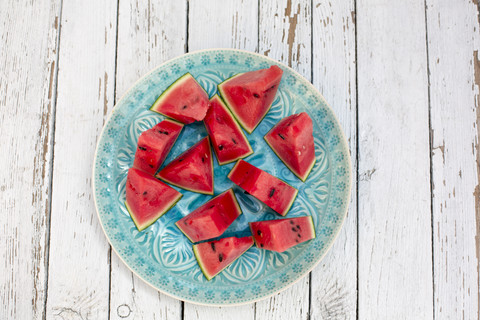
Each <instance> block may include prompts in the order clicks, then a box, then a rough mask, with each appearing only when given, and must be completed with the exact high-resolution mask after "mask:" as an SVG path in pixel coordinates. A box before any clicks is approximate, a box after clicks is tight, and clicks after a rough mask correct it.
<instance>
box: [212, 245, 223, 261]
mask: <svg viewBox="0 0 480 320" xmlns="http://www.w3.org/2000/svg"><path fill="white" fill-rule="evenodd" d="M210 246H212V250H213V252H215V243H213V242H212V243H210ZM220 261H222V260H220Z"/></svg>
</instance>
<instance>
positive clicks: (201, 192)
mask: <svg viewBox="0 0 480 320" xmlns="http://www.w3.org/2000/svg"><path fill="white" fill-rule="evenodd" d="M203 139H205V138H203ZM203 139H201V140H200V141H202V140H203ZM206 139H208V149H209V150H210V162H211V165H212V191H208V192H207V191H203V190H196V189H192V188H187V187H183V186H179V185H178V184H176V183H174V182H171V181H170V180H168V179H166V178H164V177H160V176H158V174H159V173H160V172H158V173H157V174H156V175H155V178H157V179H160V180H162V181H165V182H167V183H169V184H171V185H173V186H175V187H177V188H180V189H183V190H187V191H191V192H195V193H200V194H207V195H211V196H213V193H214V190H215V179H213V152H212V146H211V145H210V137H208V136H207V137H206ZM200 141H199V142H197V143H200ZM195 145H196V144H195ZM195 145H193V146H192V147H194V146H195ZM192 147H191V148H192ZM187 150H188V149H187ZM187 150H185V151H187ZM185 151H184V152H185ZM182 154H183V152H182ZM182 154H180V155H179V156H178V157H176V158H175V159H173V160H172V161H171V162H173V161H175V160H177V159H178V158H179V157H180V156H181V155H182ZM160 171H161V170H160Z"/></svg>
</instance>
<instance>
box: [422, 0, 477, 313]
mask: <svg viewBox="0 0 480 320" xmlns="http://www.w3.org/2000/svg"><path fill="white" fill-rule="evenodd" d="M427 26H428V29H427V30H428V54H429V70H430V107H431V111H430V112H431V138H432V172H433V177H432V178H433V188H432V189H433V244H434V262H435V264H434V284H435V288H434V293H435V302H434V305H435V318H436V319H478V317H479V316H480V314H479V256H480V187H479V183H480V150H479V139H480V127H479V126H480V105H479V90H480V88H479V86H480V61H479V56H478V50H479V47H480V42H479V40H480V37H479V28H480V26H479V11H478V3H472V2H469V1H431V0H429V1H427Z"/></svg>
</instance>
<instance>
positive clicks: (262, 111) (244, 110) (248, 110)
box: [218, 66, 283, 133]
mask: <svg viewBox="0 0 480 320" xmlns="http://www.w3.org/2000/svg"><path fill="white" fill-rule="evenodd" d="M282 74H283V71H282V69H280V68H279V67H277V66H271V67H270V68H268V69H261V70H256V71H249V72H245V73H241V74H237V75H235V76H233V77H231V78H229V79H227V80H225V81H224V82H222V83H220V84H219V85H218V92H220V95H221V96H222V98H223V100H224V101H225V103H226V104H227V106H228V108H229V109H230V111H232V113H233V115H234V116H235V118H237V120H238V122H239V123H240V125H241V126H242V127H243V128H245V130H246V131H247V132H248V133H252V132H253V130H255V128H256V127H257V125H258V124H259V123H260V121H262V119H263V117H265V115H266V114H267V112H268V110H269V109H270V107H271V105H272V102H273V100H274V98H275V94H276V93H277V89H278V86H279V84H280V80H281V79H282Z"/></svg>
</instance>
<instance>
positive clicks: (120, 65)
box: [110, 0, 187, 320]
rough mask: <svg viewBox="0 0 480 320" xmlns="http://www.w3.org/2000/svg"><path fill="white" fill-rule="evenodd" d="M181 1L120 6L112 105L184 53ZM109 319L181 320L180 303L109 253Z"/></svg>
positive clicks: (157, 0) (123, 3)
mask: <svg viewBox="0 0 480 320" xmlns="http://www.w3.org/2000/svg"><path fill="white" fill-rule="evenodd" d="M186 7H187V6H186V2H185V1H167V0H155V1H148V2H147V1H137V0H131V1H120V2H119V14H118V46H117V73H116V92H115V96H116V101H118V99H120V97H121V96H122V95H123V94H125V93H126V92H127V90H128V89H129V88H130V86H132V85H133V84H134V83H135V81H137V80H138V79H139V78H141V77H142V76H143V75H144V74H146V73H147V72H149V71H150V70H151V69H153V68H155V67H156V66H158V65H160V64H161V63H163V62H165V61H167V60H168V59H171V58H174V57H176V56H179V55H182V54H183V53H184V52H185V41H186V30H185V29H186ZM110 289H111V292H110V319H162V320H164V319H174V320H179V319H181V302H180V301H178V300H176V299H174V298H171V297H169V296H166V295H164V294H162V293H159V292H158V291H157V290H155V289H153V288H152V287H150V286H149V285H148V284H146V283H145V282H144V281H142V280H141V279H139V278H138V277H136V276H135V275H133V274H132V272H131V271H130V270H129V269H128V268H127V266H126V265H125V264H124V263H123V262H122V261H121V260H120V258H119V257H118V256H117V255H116V254H115V253H114V252H113V253H112V265H111V287H110Z"/></svg>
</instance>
